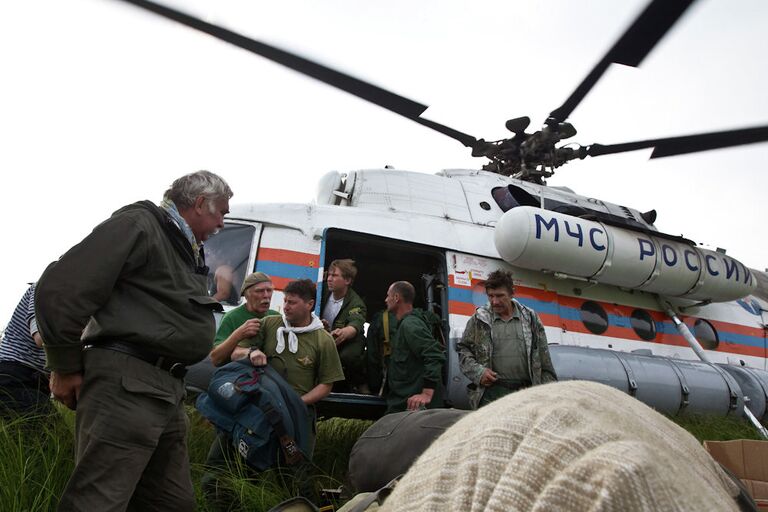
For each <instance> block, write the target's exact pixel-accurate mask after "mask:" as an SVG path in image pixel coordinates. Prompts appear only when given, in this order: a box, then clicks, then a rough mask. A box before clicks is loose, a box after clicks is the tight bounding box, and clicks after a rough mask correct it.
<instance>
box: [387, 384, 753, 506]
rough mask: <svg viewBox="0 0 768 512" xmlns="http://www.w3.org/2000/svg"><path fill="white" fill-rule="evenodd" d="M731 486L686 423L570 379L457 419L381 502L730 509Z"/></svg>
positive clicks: (602, 388) (612, 391) (735, 491)
mask: <svg viewBox="0 0 768 512" xmlns="http://www.w3.org/2000/svg"><path fill="white" fill-rule="evenodd" d="M737 494H738V488H737V487H736V485H735V484H734V483H733V482H732V481H730V480H729V479H728V477H727V476H725V474H724V473H722V471H721V470H720V468H719V466H718V465H717V463H716V462H714V461H713V460H712V458H711V457H710V456H709V454H708V453H707V452H706V451H705V450H704V448H703V447H702V446H701V445H700V444H699V442H698V441H697V440H696V439H695V438H694V437H693V436H691V435H690V434H688V433H687V432H686V431H685V430H683V429H682V428H680V427H678V426H677V425H675V424H674V423H672V422H671V421H669V420H668V419H666V418H665V417H663V416H662V415H661V414H659V413H657V412H655V411H654V410H652V409H651V408H649V407H648V406H646V405H644V404H643V403H641V402H639V401H638V400H635V399H634V398H632V397H630V396H628V395H626V394H625V393H622V392H621V391H618V390H616V389H614V388H611V387H608V386H605V385H602V384H597V383H594V382H586V381H568V382H556V383H552V384H546V385H542V386H535V387H533V388H529V389H527V390H525V391H521V392H517V393H513V394H511V395H509V396H507V397H505V398H503V399H500V400H498V401H496V402H493V403H491V404H490V405H488V406H486V407H483V408H481V409H479V410H477V411H475V412H473V413H472V414H469V415H467V416H466V417H464V418H462V419H461V420H459V421H458V422H457V423H456V424H455V425H454V426H453V427H451V428H450V429H448V430H447V431H446V432H445V433H444V434H443V435H442V436H440V438H438V439H437V440H436V441H435V442H434V443H433V444H432V445H431V446H430V447H429V449H428V450H427V451H426V452H424V454H423V455H422V456H421V457H420V458H419V459H418V460H417V461H416V463H415V464H414V465H413V466H412V467H411V468H410V470H409V471H408V473H406V475H405V476H404V477H403V479H402V480H401V481H400V483H399V484H398V485H397V487H396V488H395V490H394V492H393V493H392V495H391V496H389V498H388V499H387V500H386V502H385V503H384V504H383V507H382V509H381V510H382V511H403V510H423V511H434V512H438V511H439V512H445V511H462V512H463V511H499V512H508V511H516V510H520V511H561V510H562V511H581V510H590V511H641V510H642V511H649V512H650V511H654V512H655V511H674V510H680V511H704V510H718V511H728V510H738V508H737V506H736V503H735V501H734V500H733V498H732V496H736V495H737Z"/></svg>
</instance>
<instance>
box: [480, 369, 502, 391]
mask: <svg viewBox="0 0 768 512" xmlns="http://www.w3.org/2000/svg"><path fill="white" fill-rule="evenodd" d="M498 379H499V376H498V374H497V373H496V372H495V371H493V370H491V369H490V368H486V369H485V371H483V375H482V376H481V377H480V385H481V386H483V387H484V388H489V387H491V386H493V384H494V383H495V382H496V381H497V380H498Z"/></svg>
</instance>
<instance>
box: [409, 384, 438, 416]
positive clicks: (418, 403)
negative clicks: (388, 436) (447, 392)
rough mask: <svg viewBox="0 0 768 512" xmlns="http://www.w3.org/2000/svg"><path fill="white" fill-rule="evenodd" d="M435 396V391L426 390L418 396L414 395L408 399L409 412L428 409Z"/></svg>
mask: <svg viewBox="0 0 768 512" xmlns="http://www.w3.org/2000/svg"><path fill="white" fill-rule="evenodd" d="M434 394H435V390H434V389H429V388H424V389H422V390H421V393H419V394H418V395H413V396H411V397H410V398H409V399H408V410H409V411H418V410H419V409H421V408H422V407H426V406H427V404H428V403H429V402H431V401H432V395H434Z"/></svg>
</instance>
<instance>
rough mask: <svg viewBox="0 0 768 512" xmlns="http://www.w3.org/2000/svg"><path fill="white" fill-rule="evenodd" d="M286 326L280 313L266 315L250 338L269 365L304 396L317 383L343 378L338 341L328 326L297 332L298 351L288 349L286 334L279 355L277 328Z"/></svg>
mask: <svg viewBox="0 0 768 512" xmlns="http://www.w3.org/2000/svg"><path fill="white" fill-rule="evenodd" d="M283 325H284V324H283V318H282V317H281V316H271V317H268V318H265V319H264V322H262V324H261V329H260V330H259V333H258V334H257V335H256V336H254V337H253V338H249V339H248V340H247V341H248V342H250V343H249V345H250V346H255V347H258V348H259V349H260V350H261V351H262V352H264V353H265V354H266V355H267V358H268V360H269V364H270V365H271V366H272V367H273V368H275V369H276V370H277V371H279V372H280V374H281V375H283V377H285V380H286V381H288V383H289V384H290V385H291V386H293V389H294V390H295V391H296V392H297V393H298V394H299V395H304V394H305V393H307V392H309V391H310V390H311V389H312V388H314V387H315V386H317V385H318V384H332V383H334V382H337V381H341V380H344V372H343V370H342V369H341V360H340V359H339V353H338V351H337V350H336V344H335V343H334V341H333V338H332V337H331V335H330V334H328V332H327V331H326V330H325V329H318V330H316V331H312V332H306V333H301V334H297V337H298V339H299V348H298V350H297V351H296V353H295V354H293V353H291V352H290V350H288V335H287V334H284V336H285V349H284V350H283V353H282V354H278V353H277V329H278V328H280V327H283Z"/></svg>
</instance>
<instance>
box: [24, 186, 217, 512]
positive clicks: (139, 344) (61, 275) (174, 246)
mask: <svg viewBox="0 0 768 512" xmlns="http://www.w3.org/2000/svg"><path fill="white" fill-rule="evenodd" d="M231 197H232V190H231V189H230V188H229V186H228V185H227V183H226V182H225V181H224V180H223V179H221V178H220V177H219V176H217V175H215V174H213V173H211V172H208V171H199V172H195V173H192V174H188V175H186V176H183V177H181V178H179V179H177V180H176V181H174V182H173V184H172V185H171V187H170V189H168V190H167V191H166V192H165V195H164V198H163V202H162V204H161V206H160V207H158V206H155V205H154V204H153V203H152V202H150V201H140V202H138V203H134V204H131V205H128V206H125V207H123V208H121V209H120V210H118V211H117V212H115V213H114V214H112V216H111V217H110V218H109V219H107V220H106V221H104V222H102V223H101V224H99V225H98V226H96V228H94V230H93V232H92V233H91V234H90V235H88V236H87V237H86V238H85V239H84V240H83V241H82V242H80V243H79V244H78V245H76V246H74V247H73V248H71V249H70V250H69V251H68V252H67V253H66V254H64V256H62V257H61V258H60V259H59V260H58V261H57V262H54V263H52V264H51V265H50V266H49V267H48V269H46V271H45V273H44V274H43V276H42V277H41V278H40V280H39V282H38V285H37V290H36V293H35V305H36V315H37V318H38V328H39V331H40V334H41V335H42V338H43V344H44V348H45V352H46V356H47V360H48V367H49V368H50V369H51V382H50V384H51V386H50V387H51V393H52V395H53V397H54V398H56V399H57V400H59V401H61V402H62V403H64V404H65V405H66V406H67V407H69V408H70V409H76V410H77V415H76V426H75V429H76V460H75V462H76V467H75V470H74V472H73V473H72V476H71V477H70V480H69V483H68V484H67V488H66V490H65V491H64V494H63V496H62V498H61V503H60V504H59V510H101V511H107V510H125V509H126V507H129V506H130V508H131V509H146V510H193V509H194V508H195V499H194V494H193V490H192V480H191V476H190V471H189V458H188V455H187V446H186V440H187V419H186V413H185V410H184V407H183V402H182V399H183V397H184V381H183V377H184V374H185V373H186V366H187V365H189V364H193V363H195V362H197V361H200V360H201V359H203V358H204V357H205V356H206V355H207V354H208V352H210V350H211V340H213V337H214V333H215V321H214V317H213V310H214V309H216V308H221V306H220V305H219V303H218V302H217V301H216V300H215V299H213V298H211V297H209V296H208V294H207V279H206V275H207V273H208V268H207V267H206V266H205V258H204V254H203V247H202V244H203V242H204V241H205V240H206V239H207V238H208V237H209V236H210V235H211V234H213V233H215V232H216V231H217V230H219V229H221V228H222V227H223V226H224V215H225V214H227V213H228V212H229V199H230V198H231Z"/></svg>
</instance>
